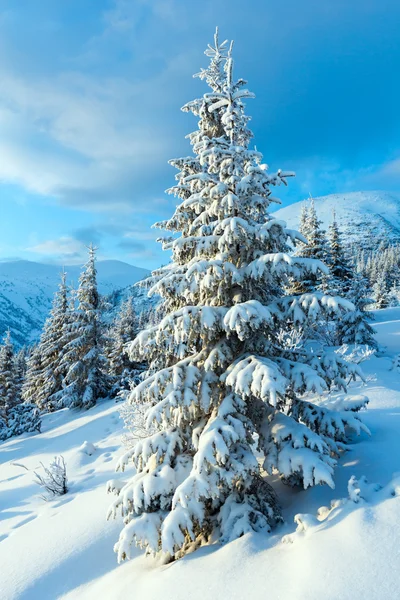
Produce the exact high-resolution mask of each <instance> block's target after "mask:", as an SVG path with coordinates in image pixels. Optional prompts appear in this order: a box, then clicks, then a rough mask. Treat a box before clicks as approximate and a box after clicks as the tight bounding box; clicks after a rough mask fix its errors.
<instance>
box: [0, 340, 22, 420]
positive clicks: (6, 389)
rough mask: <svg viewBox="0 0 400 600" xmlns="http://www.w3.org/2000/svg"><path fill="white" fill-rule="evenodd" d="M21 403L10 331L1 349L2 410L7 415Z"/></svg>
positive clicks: (0, 382)
mask: <svg viewBox="0 0 400 600" xmlns="http://www.w3.org/2000/svg"><path fill="white" fill-rule="evenodd" d="M18 402H19V394H18V385H17V381H16V371H15V357H14V347H13V344H12V341H11V334H10V331H7V333H6V335H5V336H4V341H3V344H2V345H1V347H0V407H1V408H0V410H2V411H4V414H6V413H7V412H8V411H9V410H10V409H11V408H14V406H16V405H17V404H18Z"/></svg>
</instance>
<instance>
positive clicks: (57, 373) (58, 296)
mask: <svg viewBox="0 0 400 600" xmlns="http://www.w3.org/2000/svg"><path fill="white" fill-rule="evenodd" d="M67 310H68V288H67V283H66V273H62V275H61V283H60V285H59V289H58V291H57V292H56V293H55V295H54V300H53V307H52V309H51V312H50V316H49V317H48V319H47V320H46V323H45V325H44V329H43V333H42V335H41V338H40V342H39V345H38V349H37V352H38V354H39V355H40V367H41V373H40V386H39V389H38V390H37V394H36V399H35V402H36V404H37V405H38V407H39V408H40V409H41V410H46V411H52V410H55V409H56V408H57V404H58V400H57V397H58V394H59V393H60V392H61V390H62V389H63V378H64V376H65V372H64V367H63V365H62V363H61V358H62V356H63V351H64V343H65V338H64V336H63V333H64V326H65V324H66V320H67Z"/></svg>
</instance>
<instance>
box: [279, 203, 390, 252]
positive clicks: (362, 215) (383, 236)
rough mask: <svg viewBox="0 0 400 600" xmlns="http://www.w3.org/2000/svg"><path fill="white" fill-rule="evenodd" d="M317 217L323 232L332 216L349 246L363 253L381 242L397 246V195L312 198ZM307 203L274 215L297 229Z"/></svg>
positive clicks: (296, 204) (298, 204) (295, 205)
mask: <svg viewBox="0 0 400 600" xmlns="http://www.w3.org/2000/svg"><path fill="white" fill-rule="evenodd" d="M314 201H315V208H316V211H317V214H318V217H319V218H320V219H321V221H322V222H323V227H324V228H325V229H326V228H327V227H328V226H329V224H330V222H331V221H332V212H333V210H335V212H336V218H337V221H338V223H339V226H340V228H341V230H342V231H343V234H344V237H345V239H346V242H347V243H348V244H352V245H355V246H356V247H359V248H364V249H366V250H374V249H376V248H377V246H378V245H379V244H380V242H381V241H384V240H387V241H388V242H389V243H390V244H398V243H400V193H392V192H390V193H389V192H379V191H377V192H351V193H348V194H331V195H329V196H321V197H320V198H315V199H314ZM308 202H309V200H302V201H301V202H296V203H295V204H291V205H290V206H286V207H285V208H281V209H280V210H278V211H276V212H275V213H274V216H275V217H277V218H278V219H283V220H284V221H286V223H287V224H288V226H289V227H293V228H297V227H298V225H299V217H300V211H301V208H302V206H303V205H304V204H307V203H308Z"/></svg>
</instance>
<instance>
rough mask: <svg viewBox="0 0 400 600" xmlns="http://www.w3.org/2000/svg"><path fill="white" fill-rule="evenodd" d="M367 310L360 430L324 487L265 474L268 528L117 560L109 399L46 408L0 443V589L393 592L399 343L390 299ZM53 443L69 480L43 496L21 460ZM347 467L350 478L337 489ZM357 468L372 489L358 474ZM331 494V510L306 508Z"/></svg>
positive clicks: (205, 594)
mask: <svg viewBox="0 0 400 600" xmlns="http://www.w3.org/2000/svg"><path fill="white" fill-rule="evenodd" d="M376 317H377V320H376V323H375V327H376V329H377V331H378V340H379V342H380V343H381V344H385V345H386V347H387V349H386V355H385V356H382V357H380V358H376V357H374V358H372V359H371V360H369V361H368V362H366V363H363V368H364V372H365V374H366V375H367V379H368V382H367V385H366V386H364V385H362V384H359V383H357V384H353V385H352V386H351V390H350V391H351V392H352V393H356V394H358V393H361V394H366V395H368V396H369V398H370V405H369V408H368V410H367V411H365V412H363V413H362V416H363V420H364V422H365V423H366V424H367V426H368V427H369V429H370V430H371V433H372V436H371V437H370V438H369V437H367V436H366V435H363V436H361V437H359V438H357V437H355V438H354V440H353V445H352V447H351V450H350V451H349V452H347V453H346V454H344V455H343V457H342V458H341V460H340V466H339V468H338V470H337V472H336V474H335V486H336V489H334V490H331V489H330V488H329V487H327V486H317V487H315V488H312V489H310V490H308V491H294V490H292V489H290V488H287V487H285V486H283V485H281V484H277V483H276V482H275V485H278V486H280V489H279V491H280V497H281V499H282V500H283V512H284V517H285V524H284V525H282V526H280V528H278V529H277V530H275V532H274V534H273V535H268V534H256V533H254V534H247V535H246V536H244V537H242V538H240V539H238V540H236V541H235V542H232V543H230V544H227V545H225V546H221V545H214V546H209V547H206V548H203V549H200V550H198V551H197V552H196V553H195V554H189V555H188V556H186V557H185V558H184V559H182V560H180V561H178V562H176V563H173V564H171V565H168V566H160V565H157V564H156V563H155V562H154V561H153V560H152V559H149V558H145V557H144V556H143V553H142V551H140V550H137V551H133V555H134V558H133V560H131V561H129V562H127V563H125V564H123V565H121V566H118V565H117V563H116V557H115V555H114V553H113V544H114V542H115V541H116V540H117V538H118V534H119V531H120V528H121V521H120V520H118V521H117V522H114V521H110V522H107V521H106V520H105V515H106V512H107V507H108V506H109V504H110V502H111V497H109V496H107V494H106V492H105V484H106V481H107V480H108V479H111V478H115V477H121V476H120V475H116V474H115V473H114V467H115V464H116V461H117V458H118V456H119V454H120V453H121V443H120V436H121V432H122V423H121V420H120V419H119V415H118V404H115V403H113V402H111V401H107V402H103V403H100V404H99V405H98V406H96V407H94V408H93V409H91V410H89V411H87V412H75V411H68V410H62V411H59V412H56V413H53V414H50V415H47V416H45V417H44V421H43V431H42V433H41V434H39V435H30V434H25V435H24V436H21V437H18V438H14V439H11V440H10V441H8V442H6V443H4V444H2V445H0V464H1V467H0V473H1V475H0V540H1V541H0V564H1V565H2V577H1V582H0V589H1V593H0V597H1V599H2V600H16V599H18V600H38V599H40V600H55V599H57V598H65V599H69V600H75V599H78V598H79V600H92V599H93V600H98V599H99V598H105V599H107V600H122V599H125V598H128V597H129V598H130V597H132V598H143V599H144V598H145V599H146V600H159V599H161V598H163V599H164V600H172V599H174V600H186V599H187V598H188V597H190V600H204V599H205V598H210V599H211V598H221V600H225V599H228V598H229V599H230V598H251V599H252V600H262V599H264V598H266V597H268V598H269V599H270V600H278V599H285V600H286V599H289V598H290V599H292V600H300V599H301V600H303V599H305V598H307V600H321V598H323V599H324V600H338V599H339V598H340V600H361V599H368V600H382V599H384V598H397V597H398V590H399V583H400V581H399V574H398V564H399V547H400V529H399V527H398V522H399V518H400V478H399V475H396V471H400V468H399V459H398V457H399V439H400V380H399V373H398V372H395V371H393V370H391V365H392V361H391V359H392V357H393V355H394V354H397V353H398V351H399V340H400V309H399V308H391V309H386V310H382V311H378V312H377V313H376ZM85 441H88V442H91V443H93V444H94V445H95V447H96V450H95V451H94V453H93V454H92V455H88V454H87V453H86V452H85V448H82V445H83V444H84V442H85ZM56 454H57V455H58V454H62V455H63V456H64V457H65V460H66V463H67V469H68V476H69V485H70V491H69V492H68V494H67V495H66V496H64V497H62V498H61V499H58V500H55V501H51V502H47V503H46V502H44V501H43V500H41V499H40V498H39V497H38V488H37V486H35V485H34V484H33V483H32V477H33V474H32V470H33V469H37V468H38V467H39V465H40V462H41V461H42V462H43V463H45V464H48V463H49V461H50V460H51V459H52V458H53V456H54V455H56ZM16 462H17V463H19V464H22V465H24V466H25V467H27V468H28V469H29V471H26V470H25V469H23V468H22V467H19V466H17V465H15V463H16ZM353 475H354V476H355V478H356V479H357V482H355V483H354V484H353V486H352V487H351V490H350V491H351V497H352V499H349V490H348V482H349V480H350V478H351V477H352V476H353ZM362 476H366V478H367V479H368V480H369V482H371V483H379V484H381V485H382V486H383V489H380V490H378V489H377V487H376V486H375V487H374V486H368V485H366V484H363V483H360V480H361V478H362ZM358 484H359V485H358ZM357 489H359V490H360V494H361V496H362V497H364V498H365V499H362V498H361V499H360V498H359V494H358V492H357ZM332 502H334V504H333V508H332V509H331V510H329V509H327V508H325V509H323V510H320V511H319V513H318V509H319V508H320V507H323V506H324V507H330V506H331V503H332ZM298 513H300V516H299V517H297V524H296V523H294V517H295V514H298ZM296 528H297V532H296ZM189 590H190V591H189Z"/></svg>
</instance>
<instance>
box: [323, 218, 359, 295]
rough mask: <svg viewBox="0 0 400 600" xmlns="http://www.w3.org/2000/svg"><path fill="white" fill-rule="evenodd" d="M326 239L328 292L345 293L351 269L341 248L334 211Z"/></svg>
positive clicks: (347, 289) (349, 285) (350, 276)
mask: <svg viewBox="0 0 400 600" xmlns="http://www.w3.org/2000/svg"><path fill="white" fill-rule="evenodd" d="M328 240H329V246H328V257H327V261H326V262H327V265H328V267H329V276H328V277H327V285H328V289H329V293H330V294H339V295H346V294H347V292H348V291H349V290H350V287H351V281H352V278H353V270H352V269H351V267H350V265H349V262H348V260H347V258H346V255H345V253H344V250H343V246H342V242H341V234H340V231H339V227H338V224H337V221H336V214H335V211H333V219H332V223H331V224H330V226H329V235H328Z"/></svg>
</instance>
